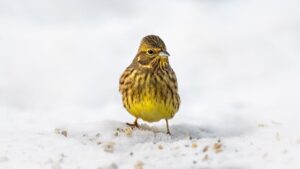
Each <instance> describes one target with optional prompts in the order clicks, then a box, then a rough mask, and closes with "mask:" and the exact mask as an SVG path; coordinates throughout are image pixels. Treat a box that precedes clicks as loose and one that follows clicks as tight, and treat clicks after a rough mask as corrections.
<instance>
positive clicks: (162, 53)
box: [158, 51, 170, 58]
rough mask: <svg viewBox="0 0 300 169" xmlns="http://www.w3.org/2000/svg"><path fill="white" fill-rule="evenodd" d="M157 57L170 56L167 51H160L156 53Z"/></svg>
mask: <svg viewBox="0 0 300 169" xmlns="http://www.w3.org/2000/svg"><path fill="white" fill-rule="evenodd" d="M158 55H159V56H161V57H166V58H167V57H169V56H170V54H169V53H168V52H167V51H161V52H159V53H158Z"/></svg>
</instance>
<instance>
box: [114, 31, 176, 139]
mask: <svg viewBox="0 0 300 169" xmlns="http://www.w3.org/2000/svg"><path fill="white" fill-rule="evenodd" d="M169 56H170V54H169V53H168V52H167V48H166V45H165V43H164V41H163V40H162V39H161V38H160V37H159V36H157V35H147V36H145V37H144V38H143V39H142V40H141V42H140V45H139V48H138V51H137V54H136V55H135V57H134V59H133V61H132V62H131V64H130V65H129V66H128V67H127V68H126V69H125V71H124V72H123V73H122V75H121V77H120V79H119V91H120V93H121V95H122V102H123V106H124V107H125V109H126V110H127V111H128V112H129V113H130V114H131V115H132V116H134V117H135V120H134V122H133V123H126V124H127V125H129V126H131V127H137V128H140V126H139V124H138V119H142V120H143V121H146V122H157V121H160V120H162V119H164V120H165V122H166V130H167V134H169V135H171V132H170V129H169V123H168V120H169V119H172V118H173V117H174V115H175V114H176V113H177V112H178V110H179V106H180V96H179V94H178V84H177V77H176V74H175V72H174V71H173V69H172V68H171V65H170V63H169Z"/></svg>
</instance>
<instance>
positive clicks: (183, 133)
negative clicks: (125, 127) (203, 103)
mask: <svg viewBox="0 0 300 169" xmlns="http://www.w3.org/2000/svg"><path fill="white" fill-rule="evenodd" d="M139 130H144V131H149V132H153V133H154V135H155V136H158V137H162V135H165V136H168V135H167V134H166V129H165V127H164V126H159V127H155V126H152V127H151V126H148V125H147V124H142V125H141V127H140V129H139ZM170 130H171V133H172V134H171V135H170V138H171V140H173V141H178V140H182V139H186V138H189V139H201V138H220V137H223V138H224V137H234V136H241V135H244V134H246V133H248V132H250V131H251V127H250V126H249V125H243V126H240V125H239V126H233V127H230V126H214V125H206V126H205V125H194V124H187V123H181V124H175V125H172V126H171V127H170Z"/></svg>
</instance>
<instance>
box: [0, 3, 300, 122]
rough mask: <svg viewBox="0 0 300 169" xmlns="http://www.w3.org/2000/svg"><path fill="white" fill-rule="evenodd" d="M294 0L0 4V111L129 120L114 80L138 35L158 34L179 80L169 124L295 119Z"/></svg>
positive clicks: (297, 54)
mask: <svg viewBox="0 0 300 169" xmlns="http://www.w3.org/2000/svg"><path fill="white" fill-rule="evenodd" d="M299 6H300V1H298V0H287V1H280V0H263V1H250V0H223V1H221V0H200V1H198V0H185V1H183V0H177V1H172V2H171V1H158V0H152V1H146V0H139V1H134V0H128V1H122V0H111V1H104V0H97V1H96V0H86V1H79V0H72V1H71V0H70V1H68V0H63V1H61V0H51V1H50V0H46V1H38V0H27V1H22V0H0V117H1V119H2V121H3V122H6V123H9V124H10V125H11V124H12V123H15V124H16V125H17V124H18V121H22V120H26V121H27V122H28V123H39V122H50V121H51V120H53V121H55V122H57V121H69V122H73V121H74V122H77V121H98V120H105V119H112V120H120V121H129V120H132V119H133V118H132V117H131V116H130V115H129V114H128V113H127V112H126V111H125V109H123V107H122V103H121V97H120V94H119V92H118V80H119V77H120V75H121V73H122V72H123V70H124V69H125V68H126V67H127V66H128V65H129V64H130V63H131V61H132V59H133V57H134V56H135V54H136V51H137V48H138V45H139V42H140V40H141V39H142V37H143V36H145V35H148V34H156V35H159V36H160V37H161V38H162V39H163V40H164V41H165V43H166V45H167V48H168V51H169V53H170V54H171V57H170V62H171V65H172V67H173V69H174V70H175V72H176V74H177V77H178V81H179V90H180V95H181V100H182V104H181V108H180V111H179V113H178V114H177V115H176V116H175V119H174V123H177V122H178V123H179V122H187V123H188V122H189V121H190V122H192V121H194V122H195V123H196V122H199V123H204V122H205V121H206V122H208V123H214V122H218V121H222V122H224V123H225V124H231V123H236V122H241V123H244V122H245V121H259V120H272V121H273V120H274V121H279V122H289V123H293V122H295V123H294V124H296V123H297V121H296V120H295V119H296V117H299V110H300V103H299V101H300V88H299V86H300V78H299V77H300V47H299V44H300V11H299ZM43 119H44V120H43ZM20 126H21V125H20ZM298 126H299V125H298Z"/></svg>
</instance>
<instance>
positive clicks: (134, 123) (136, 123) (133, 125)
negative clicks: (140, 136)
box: [126, 118, 140, 128]
mask: <svg viewBox="0 0 300 169" xmlns="http://www.w3.org/2000/svg"><path fill="white" fill-rule="evenodd" d="M137 121H138V118H135V120H134V122H133V123H126V124H127V125H128V126H130V127H132V128H134V127H136V128H140V126H139V124H138V122H137Z"/></svg>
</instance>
